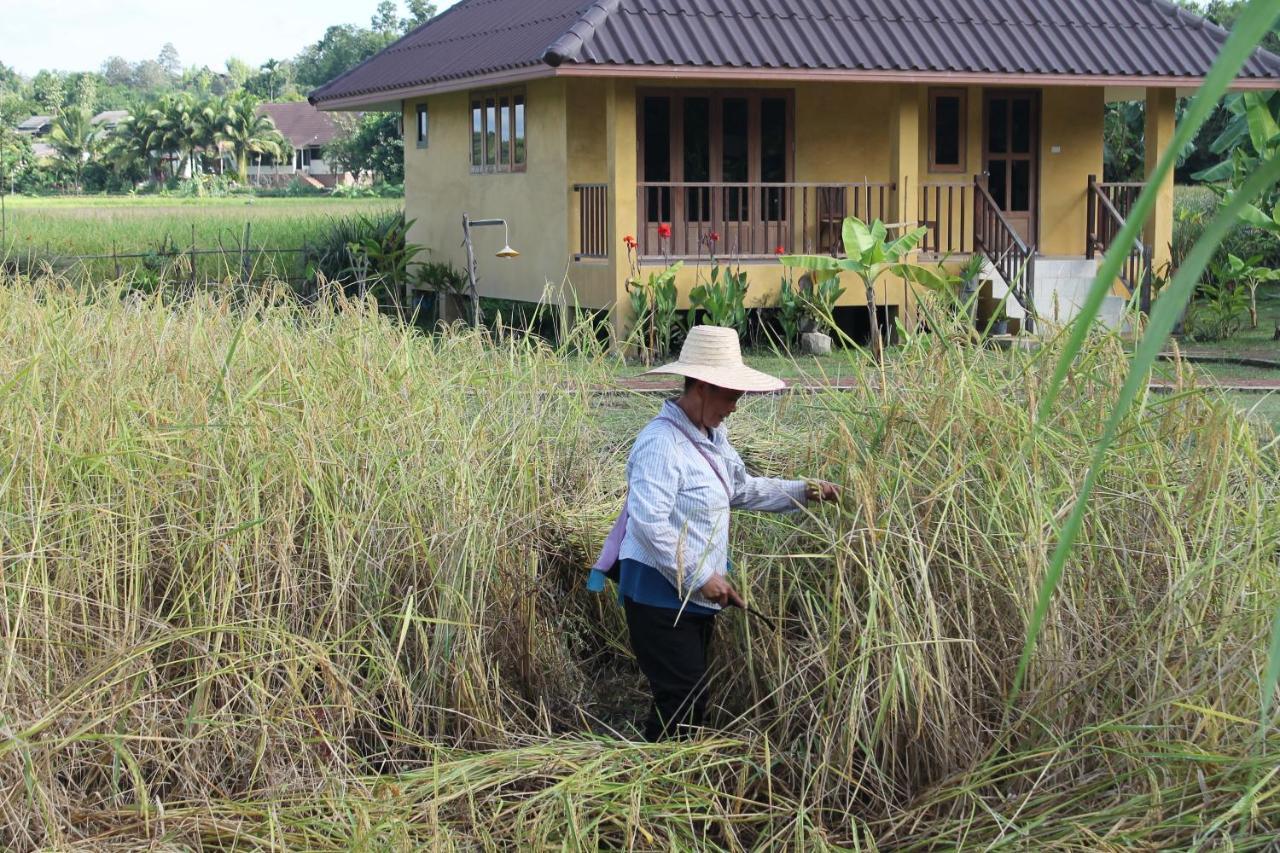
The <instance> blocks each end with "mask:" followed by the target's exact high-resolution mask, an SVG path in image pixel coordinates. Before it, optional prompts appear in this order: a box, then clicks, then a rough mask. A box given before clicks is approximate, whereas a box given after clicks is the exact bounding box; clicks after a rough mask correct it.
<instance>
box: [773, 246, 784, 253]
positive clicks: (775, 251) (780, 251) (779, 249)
mask: <svg viewBox="0 0 1280 853" xmlns="http://www.w3.org/2000/svg"><path fill="white" fill-rule="evenodd" d="M773 253H774V254H775V255H785V254H786V253H787V250H786V249H785V248H784V247H782V246H779V247H778V248H776V249H774V250H773Z"/></svg>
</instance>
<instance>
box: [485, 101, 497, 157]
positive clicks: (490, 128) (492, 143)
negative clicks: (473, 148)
mask: <svg viewBox="0 0 1280 853" xmlns="http://www.w3.org/2000/svg"><path fill="white" fill-rule="evenodd" d="M497 154H498V105H497V104H496V103H495V102H494V100H493V98H488V99H486V100H485V102H484V164H485V165H486V166H493V165H496V159H497Z"/></svg>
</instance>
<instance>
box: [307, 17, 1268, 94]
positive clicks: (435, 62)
mask: <svg viewBox="0 0 1280 853" xmlns="http://www.w3.org/2000/svg"><path fill="white" fill-rule="evenodd" d="M1226 38H1227V33H1226V31H1225V30H1223V29H1222V28H1220V27H1217V26H1215V25H1213V24H1210V23H1208V22H1207V21H1205V20H1203V19H1202V18H1199V17H1197V16H1195V15H1193V14H1191V13H1189V12H1186V11H1184V10H1181V9H1179V8H1177V7H1175V6H1173V5H1172V4H1170V3H1168V2H1166V0H462V1H461V2H460V3H458V4H457V5H456V6H454V7H453V8H451V9H450V10H449V11H447V12H445V13H444V14H443V15H441V16H439V17H438V18H436V19H434V20H432V21H430V22H428V23H427V24H425V25H423V26H422V27H420V28H419V29H417V30H415V31H414V32H412V33H410V34H409V35H407V36H405V38H403V39H401V40H400V41H398V42H396V43H395V44H393V45H392V46H390V47H389V48H387V49H386V50H384V51H383V52H382V53H379V54H378V55H376V56H374V57H373V58H372V59H370V60H368V61H367V62H365V63H364V64H362V65H359V66H357V67H356V68H354V69H352V70H351V71H349V72H347V73H346V74H344V75H343V76H341V77H339V78H337V79H336V80H334V81H332V82H330V83H328V84H326V85H325V86H323V87H321V88H320V89H318V90H317V91H316V92H314V93H313V94H312V96H311V99H312V102H313V103H316V104H319V105H324V104H326V103H328V104H332V103H333V102H337V101H353V100H354V101H360V100H362V99H363V100H365V101H369V102H372V101H374V100H376V99H377V97H376V96H379V95H394V96H397V97H398V96H403V95H404V94H410V93H412V91H413V90H414V89H415V88H420V89H426V88H433V87H438V86H440V85H442V84H445V83H447V82H449V81H455V80H467V79H470V78H477V77H492V76H494V75H500V74H502V73H503V72H508V73H510V72H516V71H518V70H519V69H528V70H529V71H530V72H532V71H533V70H535V69H537V68H539V67H540V68H542V70H543V71H544V72H546V73H552V69H560V70H561V71H562V72H563V71H567V70H573V71H584V70H587V69H590V68H592V67H595V68H597V69H598V70H600V71H602V72H604V71H606V70H607V69H613V70H617V71H619V72H622V71H626V72H627V73H643V72H644V71H645V70H646V69H647V70H650V71H653V72H655V73H669V72H671V71H674V70H676V69H680V68H685V69H698V70H701V71H712V70H727V71H735V72H746V71H751V70H755V71H759V72H760V73H759V75H758V76H760V77H761V78H768V77H769V75H770V72H781V71H786V72H797V71H801V72H803V71H812V72H819V73H821V72H831V71H842V72H849V73H851V74H855V75H856V74H857V73H867V74H868V75H871V74H890V75H897V76H899V77H901V79H911V76H912V75H922V77H923V76H928V75H936V74H962V75H1003V76H1019V75H1049V76H1064V75H1066V76H1072V77H1097V78H1106V79H1107V80H1108V81H1109V82H1116V81H1117V80H1123V79H1133V80H1135V81H1139V80H1147V81H1149V80H1152V79H1170V80H1177V81H1188V82H1190V81H1193V80H1195V79H1198V78H1202V77H1204V76H1205V75H1206V74H1207V73H1208V71H1209V68H1210V66H1211V65H1212V63H1213V60H1214V58H1215V57H1216V56H1217V53H1218V51H1219V49H1220V48H1221V46H1222V44H1223V42H1224V41H1225V40H1226ZM601 66H604V67H601ZM1240 77H1241V79H1244V80H1258V81H1266V80H1276V81H1277V85H1280V57H1276V56H1275V55H1273V54H1270V53H1267V52H1265V51H1262V50H1259V51H1257V52H1256V53H1255V54H1254V55H1253V56H1252V57H1251V58H1250V59H1249V60H1248V62H1246V64H1245V66H1244V68H1243V70H1242V71H1241V73H1240Z"/></svg>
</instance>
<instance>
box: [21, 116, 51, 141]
mask: <svg viewBox="0 0 1280 853" xmlns="http://www.w3.org/2000/svg"><path fill="white" fill-rule="evenodd" d="M17 130H18V133H21V134H23V135H24V136H34V137H37V138H39V137H42V136H48V135H49V133H50V131H52V130H53V116H32V117H31V118H29V119H27V120H26V121H24V122H23V123H22V124H20V125H18V127H17Z"/></svg>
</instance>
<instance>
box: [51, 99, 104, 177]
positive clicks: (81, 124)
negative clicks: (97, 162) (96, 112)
mask: <svg viewBox="0 0 1280 853" xmlns="http://www.w3.org/2000/svg"><path fill="white" fill-rule="evenodd" d="M92 118H93V115H92V113H90V112H89V111H88V110H87V109H85V108H84V107H71V108H69V109H66V110H64V111H63V112H62V114H61V115H59V116H58V117H57V118H56V119H54V121H53V130H52V132H51V133H50V134H49V142H50V143H51V144H52V145H53V147H54V148H56V149H57V150H58V154H59V155H60V156H61V157H62V159H63V160H66V161H67V162H68V163H69V164H71V169H72V171H74V172H75V175H76V192H80V179H81V178H82V177H83V175H84V164H85V163H87V162H88V161H89V159H90V158H91V157H92V156H93V154H94V151H95V149H96V148H97V143H98V132H97V129H96V128H95V127H94V126H93V122H92Z"/></svg>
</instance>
